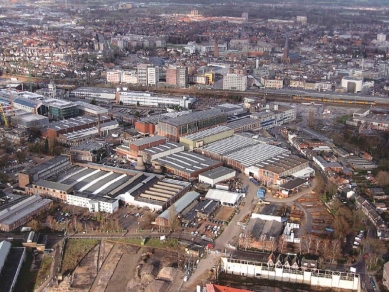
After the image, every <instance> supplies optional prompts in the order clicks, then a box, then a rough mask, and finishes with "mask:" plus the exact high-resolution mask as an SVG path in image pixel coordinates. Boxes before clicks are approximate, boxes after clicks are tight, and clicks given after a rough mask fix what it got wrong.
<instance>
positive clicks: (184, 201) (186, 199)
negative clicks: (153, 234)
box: [155, 192, 200, 227]
mask: <svg viewBox="0 0 389 292" xmlns="http://www.w3.org/2000/svg"><path fill="white" fill-rule="evenodd" d="M199 197H200V194H199V193H197V192H188V193H186V194H185V195H183V196H182V197H181V198H180V199H178V200H177V201H176V202H175V203H174V204H173V205H174V208H175V212H176V214H177V216H180V217H182V213H183V212H184V210H185V209H187V208H188V206H190V205H191V203H192V202H196V201H197V200H198V198H199ZM172 207H173V206H171V207H169V208H168V209H166V210H165V211H164V212H162V213H161V214H160V215H159V216H158V217H157V218H156V219H155V224H157V225H158V226H161V227H168V226H169V212H171V211H169V210H170V208H172Z"/></svg>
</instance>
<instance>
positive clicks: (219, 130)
mask: <svg viewBox="0 0 389 292" xmlns="http://www.w3.org/2000/svg"><path fill="white" fill-rule="evenodd" d="M228 131H231V129H230V128H229V127H227V126H216V127H213V128H210V129H206V130H203V131H200V132H197V133H193V134H189V135H186V136H183V137H182V138H184V139H187V140H192V141H196V140H201V139H204V138H206V137H209V136H213V135H216V134H219V133H223V132H228Z"/></svg>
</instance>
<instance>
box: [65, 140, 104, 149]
mask: <svg viewBox="0 0 389 292" xmlns="http://www.w3.org/2000/svg"><path fill="white" fill-rule="evenodd" d="M104 147H105V146H104V145H103V144H102V143H98V142H89V143H83V144H79V145H77V146H73V147H71V148H70V151H71V150H79V151H92V150H99V149H101V148H104Z"/></svg>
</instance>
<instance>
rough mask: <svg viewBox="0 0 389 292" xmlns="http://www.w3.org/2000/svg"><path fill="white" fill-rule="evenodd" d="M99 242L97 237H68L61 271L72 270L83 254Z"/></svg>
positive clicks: (67, 271)
mask: <svg viewBox="0 0 389 292" xmlns="http://www.w3.org/2000/svg"><path fill="white" fill-rule="evenodd" d="M98 243H99V240H98V239H68V241H67V242H66V246H65V254H64V257H63V261H62V269H61V273H63V274H64V273H65V274H66V273H69V272H71V271H73V270H74V268H75V267H76V266H77V264H78V263H79V262H80V261H81V260H82V259H83V258H84V256H85V255H86V254H87V253H88V252H89V251H90V250H91V249H92V248H94V247H95V246H96V244H98Z"/></svg>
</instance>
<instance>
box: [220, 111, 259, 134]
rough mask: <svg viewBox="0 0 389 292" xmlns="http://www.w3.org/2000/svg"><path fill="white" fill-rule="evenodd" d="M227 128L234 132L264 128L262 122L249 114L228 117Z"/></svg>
mask: <svg viewBox="0 0 389 292" xmlns="http://www.w3.org/2000/svg"><path fill="white" fill-rule="evenodd" d="M226 127H228V128H230V129H231V130H233V131H234V132H242V131H256V130H260V129H261V128H262V127H261V122H260V120H258V119H253V118H251V117H250V116H249V115H248V114H242V115H238V116H231V117H228V122H227V125H226Z"/></svg>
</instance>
